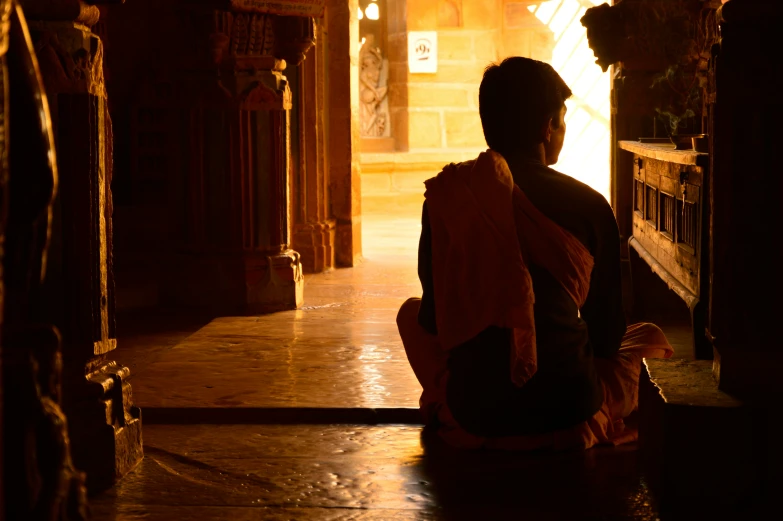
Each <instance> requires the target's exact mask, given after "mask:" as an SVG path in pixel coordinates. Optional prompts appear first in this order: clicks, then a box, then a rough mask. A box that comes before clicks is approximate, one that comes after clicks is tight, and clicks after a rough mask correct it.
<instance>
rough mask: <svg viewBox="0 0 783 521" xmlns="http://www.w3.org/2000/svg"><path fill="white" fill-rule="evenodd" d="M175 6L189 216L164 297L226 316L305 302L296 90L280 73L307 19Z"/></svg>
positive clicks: (304, 43)
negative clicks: (297, 242)
mask: <svg viewBox="0 0 783 521" xmlns="http://www.w3.org/2000/svg"><path fill="white" fill-rule="evenodd" d="M223 5H224V2H219V1H215V2H201V3H200V4H194V3H189V2H179V3H176V4H175V7H174V8H173V9H174V10H173V12H172V13H171V14H168V15H166V16H172V18H173V19H181V20H189V22H190V24H189V27H188V28H187V29H185V28H183V30H182V32H181V33H178V34H177V35H176V38H177V40H178V41H176V42H172V49H171V51H172V54H171V56H170V58H171V69H172V70H171V71H170V72H171V73H172V76H173V77H174V80H173V85H174V91H175V92H176V93H177V97H176V98H177V99H173V100H172V101H171V104H172V105H173V106H179V108H180V110H181V114H182V118H181V122H180V124H181V125H182V126H181V127H179V128H178V130H177V133H178V134H181V135H183V136H186V138H185V139H184V140H182V141H183V142H184V143H185V145H184V147H183V149H182V151H183V153H182V160H181V161H182V163H184V168H183V172H182V174H183V176H184V177H183V179H182V184H180V185H179V186H180V189H181V190H183V191H184V194H185V197H184V202H183V204H184V210H185V211H184V212H183V215H184V216H185V218H184V220H183V221H182V222H181V225H180V229H181V233H180V234H179V242H180V244H179V253H178V254H177V255H176V256H175V258H174V262H173V263H171V265H170V266H169V272H170V276H169V277H168V279H169V282H168V283H167V287H166V288H164V291H166V292H167V295H166V298H167V299H168V300H169V301H174V302H178V303H183V304H190V305H192V304H203V305H209V306H211V307H213V308H215V309H217V310H220V311H221V312H231V313H262V312H271V311H278V310H283V309H295V308H297V307H299V306H300V305H301V304H302V298H303V296H302V289H303V282H304V280H303V276H302V264H301V261H300V256H299V253H297V252H296V251H294V250H293V249H291V238H290V231H291V219H290V193H289V177H290V171H291V152H290V148H291V143H290V142H291V135H290V109H291V103H292V100H291V89H290V88H289V85H288V80H287V78H286V77H285V76H284V75H283V71H284V69H285V68H286V65H287V62H288V63H292V64H293V65H294V66H295V65H297V64H298V63H299V62H301V61H302V60H303V59H304V53H305V52H306V50H307V48H309V47H310V46H311V45H312V42H313V38H314V35H313V25H312V24H313V21H312V19H310V18H288V17H280V16H274V15H268V14H263V13H256V12H253V11H252V9H251V10H246V11H231V10H226V9H223V8H222V6H223Z"/></svg>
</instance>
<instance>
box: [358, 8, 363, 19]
mask: <svg viewBox="0 0 783 521" xmlns="http://www.w3.org/2000/svg"><path fill="white" fill-rule="evenodd" d="M357 9H359V20H362V19H363V18H364V13H363V12H362V8H361V7H358V8H357Z"/></svg>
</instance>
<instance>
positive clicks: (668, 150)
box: [619, 141, 712, 359]
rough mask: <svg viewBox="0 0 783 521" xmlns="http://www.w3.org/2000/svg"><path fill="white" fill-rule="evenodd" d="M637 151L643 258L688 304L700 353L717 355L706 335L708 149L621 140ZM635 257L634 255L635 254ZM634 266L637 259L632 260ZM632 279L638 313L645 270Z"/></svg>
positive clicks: (636, 206) (637, 246) (638, 241)
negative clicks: (695, 149)
mask: <svg viewBox="0 0 783 521" xmlns="http://www.w3.org/2000/svg"><path fill="white" fill-rule="evenodd" d="M619 147H620V148H621V149H622V150H625V151H627V152H630V153H632V154H633V165H634V168H633V177H632V179H633V189H632V197H631V198H630V199H631V201H632V207H633V216H632V222H633V236H632V237H631V239H630V240H629V246H630V248H631V249H633V250H634V251H635V252H636V255H638V258H639V259H640V260H641V261H643V262H644V263H646V264H647V266H648V267H649V268H650V269H651V270H652V271H653V272H654V273H655V274H656V275H657V276H658V277H659V278H660V279H661V280H663V281H664V282H665V283H666V285H667V286H668V287H669V289H671V290H672V291H673V292H674V293H675V294H677V296H679V297H680V298H681V299H682V300H683V301H684V302H685V304H686V306H687V308H688V310H689V311H690V314H691V324H692V328H693V352H694V356H695V358H700V359H709V358H712V346H711V345H710V344H709V342H708V340H707V337H706V335H705V327H706V319H707V304H708V302H709V266H710V265H709V224H708V222H709V221H708V219H709V197H708V195H709V181H710V176H709V168H708V166H709V155H708V154H704V153H700V152H694V151H684V150H674V145H665V144H664V145H661V144H648V143H639V142H634V141H621V142H620V143H619ZM632 260H633V259H632ZM632 266H633V263H632ZM641 270H642V267H641V266H640V265H638V264H637V266H636V269H634V272H633V277H632V281H633V284H634V295H633V297H634V303H635V308H636V313H635V314H636V315H637V316H639V315H644V313H640V312H639V311H640V309H641V308H643V307H644V300H645V298H646V296H645V294H644V288H645V285H644V284H643V282H642V280H643V278H644V273H642V272H641Z"/></svg>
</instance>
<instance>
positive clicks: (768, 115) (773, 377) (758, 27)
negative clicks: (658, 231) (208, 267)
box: [708, 0, 783, 397]
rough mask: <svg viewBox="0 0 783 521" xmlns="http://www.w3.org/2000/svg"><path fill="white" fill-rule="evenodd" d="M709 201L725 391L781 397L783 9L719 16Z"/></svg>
mask: <svg viewBox="0 0 783 521" xmlns="http://www.w3.org/2000/svg"><path fill="white" fill-rule="evenodd" d="M720 16H721V17H722V22H721V28H722V31H721V36H722V41H721V44H720V51H719V53H718V55H717V58H716V66H715V68H716V98H715V105H714V106H715V114H714V124H713V128H712V129H711V132H710V134H711V135H712V138H713V146H712V150H713V155H712V177H713V189H712V192H711V209H712V212H711V223H710V224H711V230H712V251H711V254H710V258H711V260H712V270H711V272H712V273H711V275H712V277H711V279H712V280H711V282H712V283H711V287H712V299H711V302H710V318H709V326H708V327H709V332H710V335H711V337H712V339H713V346H714V348H715V359H714V375H715V376H716V378H717V379H718V381H719V386H720V388H721V389H722V390H724V391H727V392H729V393H732V394H734V395H738V396H754V397H768V396H771V394H772V393H777V392H779V390H780V370H781V368H782V367H783V350H781V347H780V328H779V322H780V316H781V312H783V305H781V301H780V298H779V296H780V294H781V291H783V271H781V264H782V263H783V250H781V237H783V210H781V205H780V199H781V196H783V176H781V167H780V158H779V157H778V156H779V154H780V146H781V143H783V127H781V118H783V102H782V101H781V99H780V97H779V96H778V95H777V94H776V93H777V92H780V90H781V89H783V64H781V62H780V60H779V59H777V57H776V52H777V49H779V48H780V43H779V41H778V40H779V39H778V38H777V37H776V34H777V31H778V29H777V25H778V21H779V20H780V19H781V16H783V4H781V3H780V2H777V1H774V0H730V1H729V2H728V3H726V4H725V5H724V6H723V7H722V10H721V14H720Z"/></svg>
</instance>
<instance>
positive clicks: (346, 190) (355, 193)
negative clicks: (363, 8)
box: [326, 0, 362, 266]
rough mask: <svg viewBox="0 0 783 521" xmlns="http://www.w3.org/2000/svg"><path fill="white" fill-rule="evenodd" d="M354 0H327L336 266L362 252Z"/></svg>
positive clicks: (352, 261)
mask: <svg viewBox="0 0 783 521" xmlns="http://www.w3.org/2000/svg"><path fill="white" fill-rule="evenodd" d="M358 5H359V4H358V2H357V0H348V1H346V0H327V2H326V32H327V34H328V43H327V45H328V53H329V71H328V75H327V78H328V79H327V81H328V92H329V95H328V99H327V102H326V104H327V105H328V107H329V120H328V121H329V127H328V140H329V141H328V145H327V153H328V156H329V190H330V191H331V200H332V212H333V215H334V217H335V219H336V220H337V237H336V243H335V248H336V257H337V264H338V265H339V266H353V265H354V264H355V263H356V261H357V260H358V259H359V258H361V254H362V231H361V226H362V221H361V200H362V197H361V194H362V192H361V169H360V166H359V140H360V137H359V104H358V99H357V93H358V92H359V68H358V67H357V63H356V62H357V59H358V56H359V21H358V19H357V18H356V17H357V13H358Z"/></svg>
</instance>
